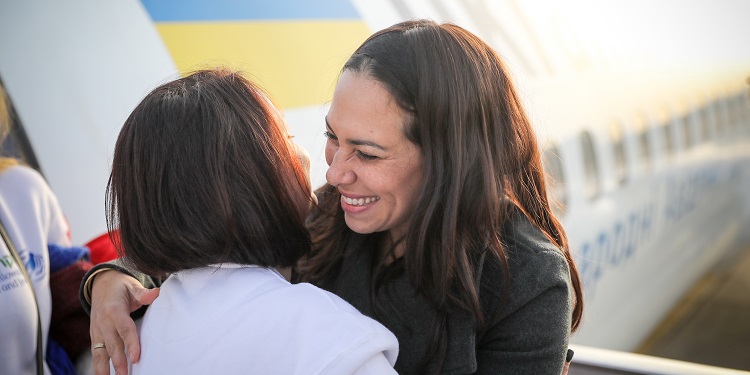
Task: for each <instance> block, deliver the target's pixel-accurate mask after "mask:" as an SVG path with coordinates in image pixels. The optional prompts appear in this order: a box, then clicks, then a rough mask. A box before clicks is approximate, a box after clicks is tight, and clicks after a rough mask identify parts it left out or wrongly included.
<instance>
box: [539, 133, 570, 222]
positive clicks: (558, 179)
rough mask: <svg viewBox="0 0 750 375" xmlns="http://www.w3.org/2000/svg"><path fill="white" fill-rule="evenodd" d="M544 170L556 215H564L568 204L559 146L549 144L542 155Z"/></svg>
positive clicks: (551, 203) (548, 193)
mask: <svg viewBox="0 0 750 375" xmlns="http://www.w3.org/2000/svg"><path fill="white" fill-rule="evenodd" d="M542 162H543V163H544V172H545V177H546V180H547V195H548V196H549V199H550V205H551V206H552V210H553V211H554V213H555V215H557V216H558V217H559V216H562V215H563V214H564V213H565V208H566V207H567V204H568V197H567V194H566V193H565V174H564V172H563V164H562V159H561V158H560V152H559V150H558V149H557V146H556V145H554V144H552V145H550V146H548V147H547V148H546V149H545V150H544V153H543V155H542Z"/></svg>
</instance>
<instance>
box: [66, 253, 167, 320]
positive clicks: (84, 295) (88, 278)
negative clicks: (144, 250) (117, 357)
mask: <svg viewBox="0 0 750 375" xmlns="http://www.w3.org/2000/svg"><path fill="white" fill-rule="evenodd" d="M110 270H111V271H116V272H120V273H122V274H124V275H127V276H130V277H132V278H134V279H136V280H137V281H138V282H139V283H140V284H141V285H142V286H143V287H144V288H147V289H151V288H157V287H159V286H161V282H162V280H161V279H158V278H153V277H150V276H148V275H146V274H144V273H141V272H138V271H133V270H130V269H128V268H126V267H125V265H124V263H123V262H122V260H121V259H115V260H112V261H110V262H106V263H101V264H97V265H96V266H94V267H93V268H91V269H90V270H89V271H88V272H87V273H86V274H85V275H84V276H83V280H82V281H81V286H80V288H79V290H78V297H79V299H80V300H81V304H82V305H83V309H84V310H85V311H86V313H88V314H91V289H92V288H93V286H94V280H95V279H96V276H97V275H99V274H101V273H102V272H104V271H110ZM144 313H145V306H144V307H143V308H141V309H138V310H136V311H134V312H133V313H132V316H133V318H134V319H137V318H139V317H141V316H143V314H144Z"/></svg>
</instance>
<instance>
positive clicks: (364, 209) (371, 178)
mask: <svg viewBox="0 0 750 375" xmlns="http://www.w3.org/2000/svg"><path fill="white" fill-rule="evenodd" d="M409 121H411V116H410V115H409V114H408V113H407V112H406V111H404V110H403V109H401V107H399V106H398V104H397V103H396V100H395V98H394V97H393V96H392V95H391V94H390V93H389V92H388V90H387V89H386V88H385V86H383V84H381V83H380V82H378V81H376V80H375V79H373V78H371V77H369V76H367V75H366V74H364V73H355V72H352V71H349V70H346V71H344V72H343V73H342V75H341V78H340V79H339V82H338V84H337V85H336V90H335V92H334V94H333V101H332V102H331V108H330V110H329V111H328V116H326V127H327V134H326V135H327V136H328V141H327V143H326V162H327V163H328V165H329V168H328V172H327V173H326V179H327V180H328V183H330V184H331V185H333V186H336V187H337V188H338V190H339V192H340V193H341V207H342V209H343V210H344V213H345V218H346V225H347V226H348V227H349V228H350V229H351V230H353V231H355V232H357V233H373V232H383V231H389V232H390V234H391V238H392V239H393V240H398V239H400V238H401V237H403V236H405V235H406V231H407V230H408V227H409V223H410V222H411V215H412V212H413V211H414V206H415V204H416V201H417V198H418V197H419V194H420V190H421V188H422V182H423V180H424V172H423V157H422V154H421V151H420V149H419V147H418V146H417V145H415V144H414V143H412V142H411V141H409V140H408V139H407V138H406V136H405V132H404V127H405V126H406V125H407V124H408V123H409Z"/></svg>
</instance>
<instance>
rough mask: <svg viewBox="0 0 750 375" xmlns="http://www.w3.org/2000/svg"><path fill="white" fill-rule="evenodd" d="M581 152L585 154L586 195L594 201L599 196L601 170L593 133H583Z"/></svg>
mask: <svg viewBox="0 0 750 375" xmlns="http://www.w3.org/2000/svg"><path fill="white" fill-rule="evenodd" d="M581 152H583V169H584V173H585V174H586V195H587V196H588V198H589V199H594V198H596V196H597V195H599V186H600V181H599V169H598V166H597V161H596V152H595V151H594V140H593V139H592V137H591V133H589V132H587V131H584V132H582V133H581Z"/></svg>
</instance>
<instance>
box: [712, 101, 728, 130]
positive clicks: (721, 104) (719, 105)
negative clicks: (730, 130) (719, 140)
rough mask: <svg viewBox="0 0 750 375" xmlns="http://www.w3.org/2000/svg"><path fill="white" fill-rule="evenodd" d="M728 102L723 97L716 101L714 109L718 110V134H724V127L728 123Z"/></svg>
mask: <svg viewBox="0 0 750 375" xmlns="http://www.w3.org/2000/svg"><path fill="white" fill-rule="evenodd" d="M725 104H726V102H725V101H724V100H722V99H719V100H717V101H716V102H715V106H714V109H715V111H716V117H715V118H716V133H717V134H723V133H724V129H725V126H726V123H727V118H726V112H725V109H726V105H725Z"/></svg>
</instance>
